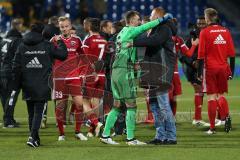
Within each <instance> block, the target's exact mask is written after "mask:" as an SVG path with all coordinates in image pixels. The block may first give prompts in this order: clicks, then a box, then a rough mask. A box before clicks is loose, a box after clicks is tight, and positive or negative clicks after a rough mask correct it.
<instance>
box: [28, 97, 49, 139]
mask: <svg viewBox="0 0 240 160" xmlns="http://www.w3.org/2000/svg"><path fill="white" fill-rule="evenodd" d="M26 103H27V110H28V123H29V131H30V136H31V137H32V138H33V139H34V140H38V139H39V128H40V125H41V121H42V117H43V113H44V110H45V108H46V106H47V101H31V100H27V101H26Z"/></svg>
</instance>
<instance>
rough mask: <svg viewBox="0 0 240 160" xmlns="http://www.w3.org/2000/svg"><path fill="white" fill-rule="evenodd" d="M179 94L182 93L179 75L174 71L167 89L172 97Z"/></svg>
mask: <svg viewBox="0 0 240 160" xmlns="http://www.w3.org/2000/svg"><path fill="white" fill-rule="evenodd" d="M181 94H182V85H181V80H180V76H179V74H178V73H174V75H173V81H172V87H171V89H170V90H169V97H170V98H173V97H175V96H178V95H181Z"/></svg>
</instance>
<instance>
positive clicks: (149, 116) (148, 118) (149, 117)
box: [146, 98, 153, 121]
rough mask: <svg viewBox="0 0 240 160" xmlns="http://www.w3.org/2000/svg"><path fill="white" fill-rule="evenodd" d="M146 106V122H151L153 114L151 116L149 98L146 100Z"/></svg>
mask: <svg viewBox="0 0 240 160" xmlns="http://www.w3.org/2000/svg"><path fill="white" fill-rule="evenodd" d="M146 104H147V112H148V115H147V119H146V120H149V121H153V114H152V111H151V109H150V104H149V98H146Z"/></svg>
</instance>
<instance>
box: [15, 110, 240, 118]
mask: <svg viewBox="0 0 240 160" xmlns="http://www.w3.org/2000/svg"><path fill="white" fill-rule="evenodd" d="M190 113H191V114H192V113H194V111H192V112H177V114H176V115H177V116H178V115H189V114H190ZM137 114H147V111H143V110H140V111H138V113H137ZM202 114H203V115H207V114H208V113H207V112H202ZM231 115H240V112H231ZM47 118H48V119H55V118H56V117H47ZM16 119H17V120H27V118H16Z"/></svg>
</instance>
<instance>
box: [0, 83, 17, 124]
mask: <svg viewBox="0 0 240 160" xmlns="http://www.w3.org/2000/svg"><path fill="white" fill-rule="evenodd" d="M5 83H6V84H4V82H3V81H2V79H1V81H0V98H1V103H2V107H3V112H4V114H3V121H4V123H5V124H11V123H13V120H14V109H15V105H16V103H17V99H18V95H19V93H20V89H19V90H17V91H15V93H14V94H13V95H11V94H12V89H11V86H9V84H10V83H8V82H5ZM9 102H11V104H9Z"/></svg>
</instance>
